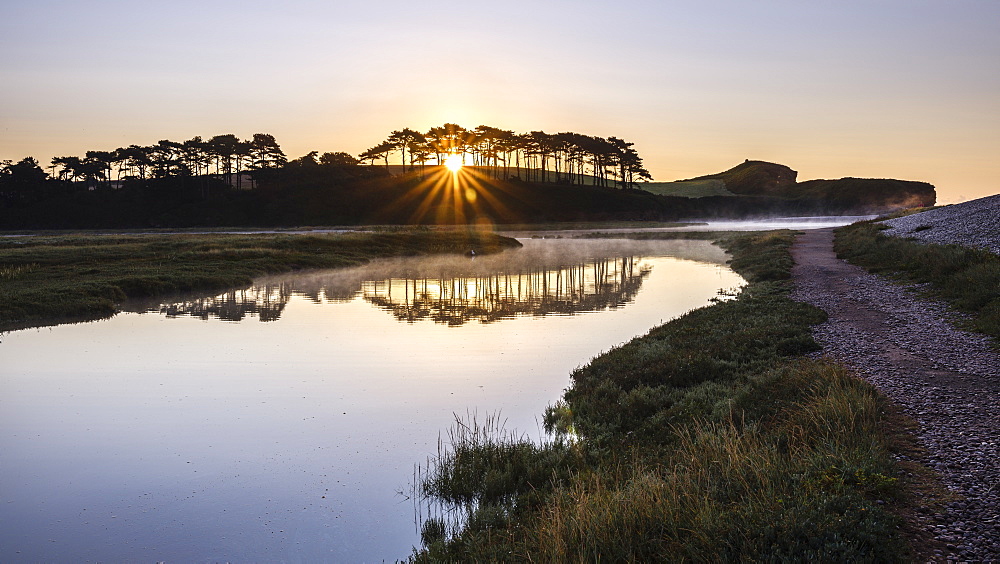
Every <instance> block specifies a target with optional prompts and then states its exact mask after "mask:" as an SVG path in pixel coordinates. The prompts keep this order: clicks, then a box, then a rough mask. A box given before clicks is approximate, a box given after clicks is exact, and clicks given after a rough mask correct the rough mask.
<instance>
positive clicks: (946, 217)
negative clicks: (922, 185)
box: [882, 194, 1000, 254]
mask: <svg viewBox="0 0 1000 564" xmlns="http://www.w3.org/2000/svg"><path fill="white" fill-rule="evenodd" d="M883 223H885V224H886V225H888V226H889V229H887V230H885V231H883V232H882V233H884V234H886V235H892V236H894V237H907V238H914V239H917V240H918V241H923V242H925V243H939V244H942V245H964V246H967V247H975V248H979V249H986V250H988V251H992V252H994V253H996V254H1000V194H997V195H995V196H987V197H985V198H979V199H978V200H970V201H968V202H964V203H961V204H954V205H950V206H944V207H940V208H937V209H933V210H928V211H925V212H921V213H915V214H913V215H907V216H904V217H898V218H896V219H889V220H886V221H884V222H883Z"/></svg>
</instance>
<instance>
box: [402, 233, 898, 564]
mask: <svg viewBox="0 0 1000 564" xmlns="http://www.w3.org/2000/svg"><path fill="white" fill-rule="evenodd" d="M793 239H794V237H793V234H792V233H790V232H772V233H763V234H761V233H758V234H749V235H741V236H737V237H733V238H730V239H727V240H726V241H725V242H724V243H723V244H724V245H725V246H726V247H727V249H728V250H729V251H730V252H731V253H732V254H733V256H734V259H733V262H732V265H733V268H734V269H736V270H737V271H738V272H740V273H741V274H742V275H743V276H744V277H745V278H746V279H747V280H748V282H749V284H748V286H746V287H745V288H744V290H743V291H742V292H741V294H740V295H739V296H738V297H737V298H736V299H733V300H729V301H723V302H718V303H716V304H714V305H712V306H709V307H706V308H702V309H699V310H695V311H692V312H690V313H688V314H687V315H685V316H682V317H680V318H678V319H676V320H674V321H671V322H669V323H667V324H665V325H662V326H660V327H657V328H655V329H653V330H652V331H650V332H649V334H647V335H645V336H643V337H640V338H636V339H634V340H632V341H630V342H629V343H626V344H624V345H622V346H620V347H618V348H616V349H613V350H612V351H609V352H608V353H605V354H603V355H601V356H599V357H597V358H595V359H594V360H593V361H592V362H591V363H590V364H589V365H587V366H585V367H582V368H580V369H578V370H576V371H574V372H573V374H572V384H571V386H570V388H569V389H568V390H567V391H566V392H565V395H564V397H563V399H562V401H560V402H558V403H557V404H556V405H555V406H552V407H551V408H550V409H549V410H548V412H547V413H546V415H545V424H546V428H547V429H548V430H550V431H552V432H553V433H554V434H553V437H552V439H551V440H550V441H549V442H547V443H545V444H542V445H536V444H533V443H531V442H530V441H527V440H524V439H521V438H518V437H517V436H516V435H511V434H505V433H500V432H496V431H495V429H492V428H491V427H490V425H476V424H474V423H469V422H464V423H463V424H461V425H459V426H458V427H457V429H458V432H455V433H453V434H452V436H451V440H450V442H448V441H446V443H445V445H444V447H443V448H442V450H441V452H440V454H439V456H438V458H437V459H436V460H434V461H432V463H431V464H430V465H429V466H428V467H427V468H426V469H425V471H424V472H423V474H422V480H421V483H420V484H418V487H419V488H421V489H422V491H423V493H424V494H425V495H428V496H430V498H432V499H436V500H438V501H441V502H443V503H445V504H450V505H451V506H454V507H456V508H464V511H467V512H468V514H469V518H468V519H467V521H465V524H464V526H460V527H458V528H457V529H453V528H452V527H450V526H449V524H448V523H446V522H445V521H443V520H440V519H429V520H427V521H425V522H424V524H423V533H424V534H423V538H424V542H425V546H424V548H423V549H422V550H421V551H419V552H418V553H416V554H415V555H414V560H415V561H417V562H432V561H478V560H531V561H545V562H554V561H559V562H563V561H574V562H579V561H597V560H607V561H622V560H641V561H670V562H673V561H678V562H684V561H699V562H704V561H786V560H787V561H807V560H816V561H899V560H904V559H906V554H907V552H906V547H905V545H904V542H903V540H902V539H901V537H900V534H899V530H898V529H897V526H898V525H899V524H900V520H899V519H898V518H897V517H896V516H895V515H894V513H893V510H894V508H895V507H896V506H897V504H900V503H902V502H901V501H900V500H899V498H900V494H901V491H902V488H901V486H900V484H899V482H898V480H897V477H896V473H897V467H896V465H895V463H894V461H893V458H892V455H891V447H890V443H889V439H887V438H886V437H885V431H884V427H885V426H886V418H887V416H886V415H885V413H886V408H887V406H886V405H885V404H884V400H883V399H882V398H881V397H880V396H879V395H878V394H877V393H876V392H875V391H874V390H873V389H872V388H871V387H870V386H868V385H867V384H865V383H864V382H862V381H860V380H858V379H856V378H853V377H851V376H850V375H848V374H847V373H845V371H844V370H842V369H841V368H839V367H837V366H834V365H830V364H827V363H824V362H820V361H815V360H809V359H806V358H804V357H803V355H804V353H807V352H810V351H813V350H816V349H817V348H818V347H817V345H816V343H815V342H814V341H813V339H812V337H811V336H810V330H809V327H810V325H811V324H815V323H818V322H820V321H822V320H823V319H824V317H825V314H824V313H823V312H822V311H821V310H818V309H816V308H813V307H811V306H808V305H805V304H801V303H798V302H794V301H792V300H790V299H789V298H788V291H789V286H788V282H787V280H788V278H789V277H790V268H791V265H792V259H791V256H790V254H789V246H790V245H791V243H792V241H793Z"/></svg>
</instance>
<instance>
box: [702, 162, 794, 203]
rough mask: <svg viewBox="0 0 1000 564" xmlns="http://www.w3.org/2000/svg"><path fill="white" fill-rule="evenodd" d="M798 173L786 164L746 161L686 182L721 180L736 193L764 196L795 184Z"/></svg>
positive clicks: (728, 188)
mask: <svg viewBox="0 0 1000 564" xmlns="http://www.w3.org/2000/svg"><path fill="white" fill-rule="evenodd" d="M797 175H798V173H797V172H795V171H794V170H792V169H790V168H788V167H787V166H785V165H780V164H775V163H769V162H764V161H744V162H743V163H741V164H739V165H736V166H734V167H733V168H731V169H729V170H727V171H725V172H720V173H718V174H710V175H708V176H699V177H697V178H692V179H690V180H687V181H686V182H691V181H696V180H721V181H722V182H723V184H725V188H726V189H727V190H729V191H730V192H732V193H734V194H746V195H754V196H763V195H774V194H776V193H778V192H780V191H781V190H783V189H785V188H787V187H789V186H793V185H794V184H795V177H796V176H797Z"/></svg>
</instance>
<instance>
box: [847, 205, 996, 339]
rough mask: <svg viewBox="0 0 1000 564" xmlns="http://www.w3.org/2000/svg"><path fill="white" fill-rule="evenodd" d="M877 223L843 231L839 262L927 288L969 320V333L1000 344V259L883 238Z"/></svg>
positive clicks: (957, 248)
mask: <svg viewBox="0 0 1000 564" xmlns="http://www.w3.org/2000/svg"><path fill="white" fill-rule="evenodd" d="M883 229H886V226H884V225H882V224H881V223H878V222H874V221H867V222H862V223H856V224H854V225H849V226H847V227H843V228H841V229H838V230H837V232H836V239H835V241H834V249H835V250H836V251H837V256H839V257H840V258H843V259H846V260H848V261H850V262H852V263H854V264H857V265H859V266H862V267H864V268H866V269H868V271H869V272H874V273H878V274H885V275H889V276H893V277H895V278H897V279H899V280H903V281H905V282H912V283H919V284H927V287H926V290H927V293H928V294H929V295H930V296H931V297H934V298H939V299H943V300H945V301H947V302H948V303H950V304H951V305H952V306H953V307H955V309H957V310H959V311H962V312H965V313H967V314H970V319H969V321H968V326H969V328H971V329H973V330H976V331H979V332H982V333H986V334H987V335H991V336H992V337H994V338H996V339H997V340H998V341H997V342H998V343H1000V256H997V255H995V254H993V253H990V252H989V251H984V250H979V249H970V248H966V247H960V246H958V245H937V244H924V243H918V242H916V241H911V240H907V239H901V238H899V237H888V236H885V235H882V233H881V231H882V230H883Z"/></svg>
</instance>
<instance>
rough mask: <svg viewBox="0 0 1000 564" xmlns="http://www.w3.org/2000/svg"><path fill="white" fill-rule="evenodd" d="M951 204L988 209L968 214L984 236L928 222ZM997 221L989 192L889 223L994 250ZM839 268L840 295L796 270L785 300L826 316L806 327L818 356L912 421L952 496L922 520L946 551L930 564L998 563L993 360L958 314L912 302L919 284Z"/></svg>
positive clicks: (999, 406)
mask: <svg viewBox="0 0 1000 564" xmlns="http://www.w3.org/2000/svg"><path fill="white" fill-rule="evenodd" d="M983 200H987V201H986V202H984V201H983ZM960 206H966V208H965V209H971V210H983V209H989V210H993V211H992V212H991V213H992V215H990V214H987V215H989V217H988V218H986V219H984V218H983V217H982V216H981V215H978V214H977V215H974V216H972V217H974V218H975V220H974V221H975V222H978V223H976V225H980V224H981V225H987V226H992V227H989V229H991V230H992V232H991V234H990V235H991V237H992V239H990V240H986V239H984V238H982V237H980V236H979V235H977V234H974V233H972V232H973V231H976V230H975V229H969V230H967V231H966V232H963V233H964V234H962V233H959V227H957V226H956V225H960V222H959V220H958V219H956V216H955V215H954V214H952V213H951V212H950V211H949V212H948V213H943V214H936V215H934V216H933V217H930V218H928V216H929V214H932V213H934V212H939V211H944V210H952V208H960ZM952 211H953V210H952ZM921 216H923V217H921ZM910 218H917V219H910ZM998 218H1000V196H994V197H991V198H983V199H982V200H976V201H974V202H967V203H966V204H960V205H956V206H949V207H947V208H941V209H940V210H932V211H929V212H924V213H922V214H916V215H913V216H908V217H905V218H899V219H898V220H891V222H896V225H897V227H896V228H897V229H902V227H900V226H899V225H900V224H901V223H902V224H904V225H910V226H911V227H910V229H911V230H912V228H915V227H917V226H919V225H932V227H931V228H930V229H924V230H921V231H918V232H916V233H912V236H918V237H921V238H922V239H923V238H924V236H925V234H926V235H928V236H929V235H930V234H931V233H933V234H934V236H935V237H937V236H942V234H945V233H952V234H953V235H949V237H954V240H950V241H948V242H959V241H961V242H966V241H968V242H971V243H974V244H975V245H976V246H980V247H982V248H988V249H990V250H992V251H993V252H1000V223H998ZM900 220H907V222H900ZM891 222H887V223H891ZM939 222H944V223H939ZM966 227H967V228H968V225H967V224H966ZM977 233H978V232H977ZM910 235H911V233H908V234H907V236H910ZM927 240H930V239H927ZM935 242H942V241H941V240H935ZM846 266H849V267H850V274H849V275H847V276H846V277H845V278H844V279H842V282H843V283H846V288H847V292H845V293H838V294H831V293H830V292H829V291H827V290H825V289H824V288H826V287H823V286H821V285H820V284H819V283H817V282H816V280H817V278H816V276H815V275H814V274H815V272H812V273H811V272H810V271H809V267H802V266H801V265H800V266H797V270H796V274H795V280H796V289H795V292H794V293H793V298H795V299H797V300H800V301H804V302H807V303H811V304H813V305H816V306H818V307H820V308H822V309H824V310H826V312H827V313H828V314H829V320H828V321H827V322H825V323H822V324H820V325H817V326H816V327H814V337H815V338H816V340H817V342H819V343H820V345H821V346H822V347H823V351H822V354H823V355H826V356H828V357H832V358H833V359H835V360H837V361H840V362H842V363H844V364H846V365H848V366H849V367H851V368H853V369H854V370H855V371H856V372H857V373H858V374H859V375H860V376H861V377H863V378H865V379H866V380H868V381H869V382H871V383H872V384H873V385H874V386H875V387H877V388H878V389H879V390H880V391H881V392H882V393H883V394H884V395H886V396H887V397H889V398H890V399H891V400H893V401H894V402H895V403H897V404H898V405H900V406H902V407H903V409H904V411H905V412H906V413H907V414H908V415H909V416H911V417H913V418H914V419H915V420H916V421H917V422H918V424H919V430H918V431H917V437H918V440H919V441H920V442H921V443H922V445H923V446H924V447H925V448H926V449H927V456H926V459H924V460H921V462H922V463H924V464H925V465H927V466H929V467H931V468H934V469H935V470H937V471H938V472H939V473H940V475H941V479H942V481H943V482H944V484H945V486H946V487H948V488H949V489H950V490H951V491H953V492H954V493H956V494H958V495H960V496H961V498H960V500H959V501H957V502H955V503H950V504H948V505H947V507H946V509H945V510H944V512H943V514H940V515H925V516H923V517H921V519H923V520H925V521H924V522H925V523H926V526H927V529H928V531H929V532H931V533H932V534H933V535H934V536H935V537H936V538H937V539H938V540H939V541H941V542H942V543H943V544H944V545H946V546H947V547H948V549H949V551H950V552H951V554H941V553H935V554H934V559H935V560H937V561H941V560H942V559H947V560H948V561H951V560H956V559H957V560H960V561H968V562H1000V545H998V529H997V526H996V523H997V522H998V521H1000V439H998V432H1000V354H998V353H997V351H996V350H995V349H994V348H992V347H991V341H990V339H989V338H988V337H986V336H984V335H981V334H977V333H970V332H967V331H963V330H961V329H958V328H956V326H955V323H956V322H958V321H960V320H961V316H960V315H957V314H955V313H954V312H952V311H950V310H949V309H948V307H947V306H946V305H945V304H943V303H941V302H936V301H931V300H927V299H924V298H922V297H919V296H918V292H916V291H914V290H919V288H915V287H913V286H910V287H906V286H902V285H899V284H894V283H891V282H889V281H888V280H886V279H884V278H881V277H878V276H875V275H872V274H869V273H867V272H866V271H864V270H863V269H861V268H856V267H853V266H850V265H846ZM827 287H828V286H827ZM859 308H860V309H863V310H868V311H870V312H874V313H873V316H871V317H866V319H864V320H858V319H857V318H858V313H857V312H858V309H859ZM872 319H882V320H884V321H883V322H881V323H877V322H873V321H872ZM928 520H929V521H928Z"/></svg>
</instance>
